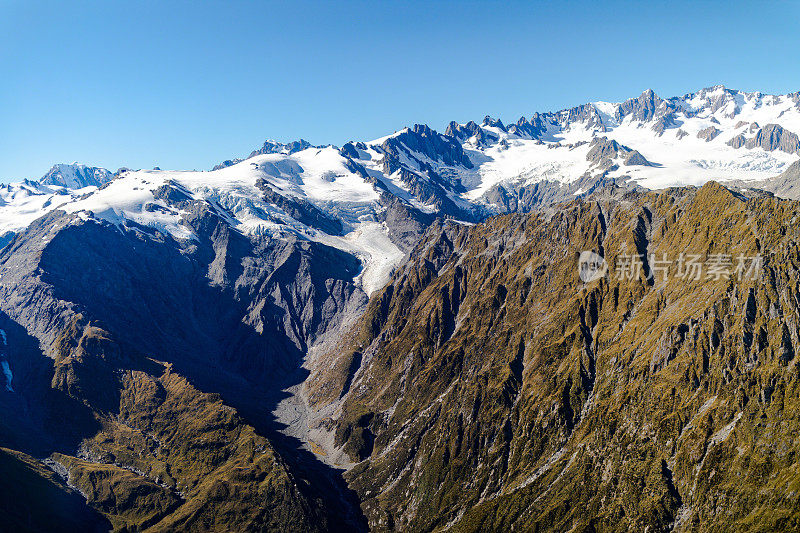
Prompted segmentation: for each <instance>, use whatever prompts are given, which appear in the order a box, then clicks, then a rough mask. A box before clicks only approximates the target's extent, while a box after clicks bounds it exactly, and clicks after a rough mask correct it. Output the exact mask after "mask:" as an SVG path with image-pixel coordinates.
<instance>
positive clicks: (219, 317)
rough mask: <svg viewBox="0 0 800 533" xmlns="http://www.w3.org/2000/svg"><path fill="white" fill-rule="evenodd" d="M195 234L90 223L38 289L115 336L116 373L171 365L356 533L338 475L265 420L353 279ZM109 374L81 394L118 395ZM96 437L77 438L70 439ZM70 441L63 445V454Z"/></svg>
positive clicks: (52, 260) (72, 235)
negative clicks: (178, 237) (231, 411)
mask: <svg viewBox="0 0 800 533" xmlns="http://www.w3.org/2000/svg"><path fill="white" fill-rule="evenodd" d="M201 222H202V223H205V224H208V222H209V221H208V220H203V221H201ZM212 222H213V221H212ZM201 229H205V230H206V231H202V232H201V231H198V234H200V235H201V237H200V243H199V244H197V243H195V244H193V245H191V246H189V247H181V246H180V245H179V244H178V243H176V242H175V241H173V240H171V239H169V238H165V239H161V237H160V236H159V235H155V234H150V235H148V236H143V235H141V234H137V233H136V232H132V231H128V232H125V233H122V232H120V231H118V230H116V229H115V228H111V227H109V226H104V225H100V224H95V223H87V224H82V225H75V226H69V227H66V228H64V229H63V230H61V231H60V232H59V233H58V234H56V235H55V236H54V237H53V239H52V241H51V242H50V243H49V244H48V245H47V247H46V248H45V250H44V251H43V253H42V256H41V260H40V262H39V268H40V272H41V280H42V281H43V282H44V283H46V284H47V285H49V286H51V287H52V288H53V296H54V297H55V298H58V299H60V300H64V301H66V302H72V303H74V304H75V305H76V309H77V310H78V311H79V312H80V313H81V314H82V315H83V320H85V321H86V322H87V323H89V324H91V325H92V326H96V327H98V328H101V329H102V330H105V331H107V332H109V333H110V334H111V335H112V336H113V340H114V341H115V342H116V343H117V344H118V346H119V351H120V355H119V357H116V358H111V360H112V361H113V362H114V364H116V365H117V366H116V367H115V368H114V370H118V369H119V368H125V369H135V370H143V371H145V372H148V373H151V374H152V373H154V371H155V370H154V365H153V364H152V360H156V361H163V362H167V363H171V364H172V367H173V370H174V371H175V372H177V373H178V374H181V375H184V376H186V378H187V379H189V380H190V381H191V382H192V384H193V385H195V386H196V387H197V388H198V389H199V390H201V391H203V392H209V393H217V394H219V395H220V396H221V397H222V398H223V400H224V402H225V403H226V404H228V405H230V406H232V407H234V408H236V409H237V411H238V412H239V413H240V414H241V416H242V417H243V418H244V420H245V421H246V422H247V423H248V424H250V425H252V426H253V427H254V428H255V429H256V431H257V432H258V433H260V434H262V435H264V436H265V437H267V438H268V439H269V440H270V442H272V443H273V445H274V447H275V449H276V451H278V453H279V454H280V455H281V457H282V458H283V459H284V460H285V462H286V463H287V464H288V465H289V466H290V471H291V472H292V474H293V475H294V476H295V478H296V480H297V481H298V484H299V485H300V489H301V492H303V493H304V494H305V495H306V496H307V497H309V498H311V499H313V500H317V501H321V502H323V504H324V509H325V512H326V514H327V515H328V520H329V525H330V526H331V528H332V529H335V530H346V531H353V530H365V529H366V520H365V518H364V516H363V514H362V512H361V509H360V507H359V502H358V498H357V497H356V495H355V492H354V491H352V490H350V489H349V488H348V487H347V485H346V483H345V482H344V480H343V477H342V473H341V471H339V470H336V469H334V468H332V467H330V466H328V465H326V464H325V463H324V462H322V461H320V460H319V459H318V458H317V457H316V456H315V455H314V454H313V453H311V452H309V451H307V450H305V449H304V448H303V443H302V442H301V441H300V440H299V439H296V438H294V437H290V436H287V435H285V434H284V433H282V432H281V429H283V427H282V426H281V424H279V423H278V422H277V421H276V419H275V416H274V415H273V411H274V410H275V408H276V406H277V405H278V403H279V402H280V401H281V400H283V399H284V398H286V397H288V393H285V392H282V391H284V390H285V389H287V388H289V387H291V386H293V385H297V384H299V383H302V381H303V380H304V379H305V377H306V376H307V372H306V371H305V370H303V369H302V368H301V365H302V362H303V356H304V353H305V351H306V349H307V346H308V343H309V342H310V341H312V340H313V339H314V338H315V337H316V336H318V335H319V334H321V333H322V332H324V330H325V329H326V326H327V325H328V323H327V322H326V321H327V320H330V317H331V316H332V315H333V314H334V312H333V311H332V310H331V309H332V308H334V309H336V310H339V309H341V308H342V307H343V306H344V304H345V303H346V302H347V300H348V298H350V297H352V296H353V294H354V292H355V291H356V290H357V289H355V287H354V286H353V284H352V279H353V277H354V275H355V274H356V273H357V272H358V269H359V263H358V261H357V260H356V258H354V257H352V256H350V255H349V254H345V253H343V252H340V251H338V250H334V249H332V248H328V247H325V246H322V245H318V244H316V243H308V242H304V241H288V242H286V241H278V240H267V239H262V240H260V241H258V242H257V243H255V244H253V243H251V241H249V240H248V239H246V238H245V237H243V236H241V235H240V234H238V233H235V232H234V231H233V230H230V228H227V230H225V229H221V225H220V224H217V225H214V224H211V227H210V228H201ZM362 297H363V295H362ZM17 329H18V330H22V328H20V327H19V326H17ZM23 333H24V331H22V332H21V333H15V335H14V338H17V337H20V336H21V335H22V334H23ZM28 339H29V341H30V342H29V343H35V339H33V338H32V337H28ZM30 354H31V355H30V358H31V361H33V359H34V358H39V359H41V360H42V361H44V362H45V363H47V364H48V365H50V367H51V368H50V370H49V372H50V375H51V376H52V373H53V371H52V361H50V360H47V359H45V358H44V357H43V356H42V355H41V351H40V350H37V351H36V352H33V351H31V352H30ZM103 359H104V363H103V364H108V361H107V358H103ZM32 364H33V363H32ZM37 364H38V363H37ZM38 372H39V373H41V372H43V370H39V371H38ZM112 374H113V372H109V373H108V374H102V375H103V376H106V375H107V376H108V379H105V378H104V379H98V380H96V381H97V382H95V383H92V385H91V387H92V388H101V387H102V388H105V389H106V390H96V391H90V392H91V394H94V395H95V396H96V397H104V398H105V397H109V396H111V397H114V395H115V394H118V390H111V389H114V388H118V387H119V383H118V381H116V380H115V379H112V377H111V376H112ZM45 377H46V376H44V375H41V376H38V378H37V380H33V378H31V379H32V380H33V381H36V382H37V383H39V385H37V386H38V387H39V388H40V389H44V388H45V387H49V386H50V381H49V379H47V380H46V379H45ZM33 381H32V382H33ZM101 382H102V383H103V384H102V385H101ZM48 390H51V389H48ZM93 405H96V404H93ZM84 410H85V409H84ZM112 410H113V409H112ZM90 416H91V415H90ZM96 431H97V428H96V427H88V426H87V427H80V428H79V431H77V434H79V435H80V436H83V437H87V436H91V435H92V434H94V433H96ZM79 440H80V439H79V438H73V439H72V440H70V441H67V442H66V443H67V444H68V445H69V446H72V448H71V449H69V450H68V452H69V453H75V452H74V451H75V448H76V447H77V442H78V441H79ZM45 448H49V449H45ZM63 448H64V446H60V447H55V446H49V447H48V446H43V447H41V449H39V450H37V451H38V452H39V453H40V454H43V453H44V452H49V451H53V450H56V449H63Z"/></svg>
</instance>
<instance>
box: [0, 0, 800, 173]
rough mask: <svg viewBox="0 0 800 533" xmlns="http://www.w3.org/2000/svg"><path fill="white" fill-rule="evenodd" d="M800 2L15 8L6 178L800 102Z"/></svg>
mask: <svg viewBox="0 0 800 533" xmlns="http://www.w3.org/2000/svg"><path fill="white" fill-rule="evenodd" d="M798 35H800V4H798V3H796V2H795V3H779V2H774V3H769V2H752V3H740V2H702V1H695V2H664V3H661V2H641V3H633V2H605V3H600V2H597V3H595V2H541V3H539V2H533V3H517V2H489V1H487V2H466V3H465V2H434V3H432V2H427V1H422V2H405V3H389V2H380V1H379V2H335V3H334V2H331V3H324V4H323V3H316V2H314V3H305V2H282V3H266V2H238V1H226V2H208V1H195V2H168V1H162V2H146V1H130V2H113V1H103V2H41V1H36V0H0V67H2V74H3V76H2V79H1V80H0V181H9V180H16V179H19V178H23V177H32V178H35V177H39V176H41V175H42V174H44V173H45V172H46V171H47V169H48V168H49V167H50V166H51V165H52V164H53V163H56V162H72V161H75V160H77V161H80V162H84V163H87V164H93V165H100V166H105V167H108V168H110V169H112V170H116V169H117V168H118V167H120V166H128V167H131V168H150V167H153V166H155V165H158V166H160V167H161V168H172V169H194V168H197V169H207V168H210V167H211V166H213V165H214V164H215V163H217V162H219V161H222V160H224V159H228V158H231V157H234V156H241V155H244V154H247V153H249V152H250V151H251V150H252V149H253V148H255V147H257V146H259V145H261V144H262V143H263V141H264V140H265V139H267V138H274V139H277V140H282V141H289V140H292V139H296V138H299V137H302V138H305V139H307V140H309V141H311V142H312V143H317V144H323V143H334V144H337V145H341V144H342V143H344V142H346V141H347V140H350V139H359V140H369V139H372V138H375V137H380V136H383V135H385V134H388V133H391V132H393V131H395V130H397V129H400V128H402V127H404V126H405V125H409V124H413V123H415V122H420V123H427V124H429V125H431V126H432V127H434V128H437V129H441V128H443V127H444V126H445V125H446V124H447V122H449V121H450V120H457V121H459V122H465V121H467V120H470V119H476V120H478V119H480V118H482V117H483V116H484V115H486V114H491V115H493V116H498V117H500V118H502V119H503V120H506V121H507V120H509V119H511V120H516V119H517V118H518V117H519V116H520V115H521V114H525V115H526V116H527V115H530V114H531V113H532V112H534V111H546V110H556V109H561V108H564V107H568V106H573V105H577V104H580V103H584V102H588V101H594V100H598V99H602V100H611V101H618V100H623V99H626V98H628V97H631V96H636V95H638V94H639V93H640V92H641V91H642V90H644V89H646V88H648V87H652V88H653V89H655V90H656V92H657V93H659V94H661V95H662V96H674V95H679V94H684V93H686V92H691V91H694V90H696V89H700V88H702V87H705V86H710V85H714V84H717V83H723V84H725V85H727V86H729V87H733V88H740V89H745V90H760V91H763V92H776V93H786V92H790V91H797V90H800V68H799V67H800V52H799V50H800V37H798Z"/></svg>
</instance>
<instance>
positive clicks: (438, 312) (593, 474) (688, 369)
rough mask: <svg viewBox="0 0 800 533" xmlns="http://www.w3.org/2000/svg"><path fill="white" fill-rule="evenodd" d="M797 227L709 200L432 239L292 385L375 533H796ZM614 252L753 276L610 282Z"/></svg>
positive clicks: (642, 204) (609, 204)
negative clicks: (326, 434)
mask: <svg viewBox="0 0 800 533" xmlns="http://www.w3.org/2000/svg"><path fill="white" fill-rule="evenodd" d="M798 215H800V207H798V204H796V203H793V202H788V201H782V200H776V199H773V198H768V197H754V198H752V199H749V200H748V199H745V198H743V197H741V196H737V195H735V194H733V193H731V192H730V191H728V190H726V189H724V188H722V187H720V186H719V185H716V184H708V185H706V186H704V187H703V188H701V189H699V190H683V189H676V190H671V191H666V192H663V193H658V194H654V193H648V194H642V193H633V194H632V193H622V192H614V190H613V189H612V191H611V196H610V197H603V196H600V197H598V198H597V199H595V200H591V201H587V202H584V201H580V200H579V201H576V202H574V203H573V204H571V205H568V206H566V207H564V208H558V209H555V210H553V211H551V212H549V213H547V214H543V215H540V214H537V215H530V216H518V215H515V216H506V217H500V218H496V219H492V220H491V221H489V222H488V223H486V224H481V225H477V226H471V227H465V226H459V225H455V224H447V225H444V226H438V227H434V228H432V229H431V231H430V232H429V233H428V235H427V236H426V238H425V239H424V240H423V242H422V243H420V245H419V246H418V247H417V248H416V249H415V251H414V252H413V254H412V260H411V261H410V262H409V263H408V264H407V265H406V266H404V267H403V269H402V270H401V271H399V272H398V273H397V274H396V275H395V277H394V278H393V280H392V282H391V283H390V284H389V285H388V286H387V287H386V288H385V289H384V290H383V291H382V292H381V293H380V294H378V295H376V296H375V297H374V298H373V299H372V300H371V302H370V306H369V308H368V310H367V312H366V313H365V314H364V316H363V318H362V319H361V320H360V321H359V322H358V324H357V325H356V326H355V327H354V329H353V330H352V331H351V334H350V335H348V336H346V337H344V338H343V340H342V343H341V344H340V345H339V346H337V348H336V349H334V350H332V351H331V352H330V353H329V354H328V356H327V357H325V358H320V359H319V360H318V364H319V366H317V367H315V368H314V373H313V374H312V376H311V378H310V379H309V380H308V381H307V382H306V391H307V394H308V396H309V398H310V401H311V402H312V403H313V404H315V405H316V406H317V408H318V409H320V410H321V412H324V413H326V414H328V413H331V412H333V415H332V416H333V422H332V423H331V422H330V421H329V419H327V420H326V419H322V420H319V421H318V424H319V425H320V428H327V429H328V430H330V431H333V432H334V433H335V441H336V444H337V445H340V446H342V449H343V451H344V452H345V453H346V454H348V455H349V457H350V459H351V460H352V461H354V462H355V465H354V466H352V467H351V468H350V470H349V471H348V473H347V478H348V481H349V483H350V484H351V486H352V487H354V489H355V490H356V491H357V492H358V493H359V495H360V496H361V498H362V502H363V503H362V507H363V509H364V512H365V514H366V515H367V518H368V520H369V524H370V527H371V528H373V529H374V530H379V531H380V530H392V529H399V530H416V531H420V530H433V529H449V530H455V531H483V530H497V531H500V530H526V531H565V530H578V531H594V530H610V531H627V530H637V531H638V530H650V531H668V530H670V529H671V528H672V527H673V525H674V524H675V525H676V526H675V527H676V528H677V529H678V530H693V531H694V530H704V531H706V530H707V531H716V530H725V529H730V528H731V527H734V528H735V529H743V530H751V531H773V530H785V529H792V528H795V527H797V525H798V516H799V515H798V512H797V510H798V503H797V500H796V498H795V496H794V494H795V493H794V492H793V491H795V490H796V488H795V486H796V485H797V482H798V479H800V478H798V475H797V472H798V468H800V465H798V463H797V451H798V450H797V442H796V440H795V439H794V436H793V435H794V429H792V428H794V427H796V425H797V423H798V420H797V413H798V403H797V401H796V397H797V394H798V390H799V389H798V387H799V386H800V383H799V382H798V378H797V373H796V368H795V367H796V356H795V354H796V353H797V349H798V348H799V347H800V340H798V333H797V331H798V330H797V316H798V312H800V308H799V307H798V303H797V302H798V300H797V282H798V280H797V254H798V250H797V245H796V242H797V239H798V237H800V235H798V234H797V231H796V229H794V226H792V225H790V221H792V220H794V219H796V218H797V217H798ZM582 250H595V251H596V252H597V251H599V253H600V254H602V255H604V256H605V257H606V259H607V260H608V261H609V264H610V266H609V268H610V273H609V275H608V276H607V277H605V278H601V279H599V280H595V281H592V282H590V283H587V284H584V283H582V282H581V281H580V279H579V278H578V269H577V261H576V259H577V255H578V253H579V252H580V251H582ZM626 250H627V252H626ZM631 252H633V253H647V254H655V257H657V258H662V257H663V255H662V254H667V255H668V256H670V257H673V258H677V257H678V255H679V254H680V253H687V254H688V253H698V254H701V255H702V256H703V257H705V256H707V255H709V254H719V253H722V254H731V257H733V258H735V257H737V256H738V255H739V254H744V255H746V256H749V255H755V254H759V253H761V254H763V256H764V258H763V261H764V263H763V271H760V272H759V274H760V277H759V279H749V278H743V279H741V280H739V279H737V277H736V276H735V275H734V276H732V277H731V278H730V279H725V277H720V279H715V276H713V275H712V276H711V277H710V278H707V277H706V274H705V273H704V274H703V276H701V279H699V280H694V279H691V278H687V279H682V278H679V277H676V276H675V274H674V273H673V274H672V277H669V278H668V279H666V280H664V279H662V273H661V272H660V270H654V271H653V272H655V276H654V277H653V278H650V279H648V277H647V274H648V273H649V272H651V270H650V269H651V268H656V266H657V264H656V263H650V264H649V266H648V265H647V264H646V265H645V266H643V267H642V269H641V272H640V273H638V274H636V273H635V272H634V274H633V275H632V276H631V278H632V279H626V278H623V279H617V277H616V275H615V266H616V265H618V264H620V261H622V259H621V258H622V257H624V254H625V253H631ZM734 265H735V263H734ZM734 265H731V269H733V268H734ZM673 267H675V265H674V264H673ZM329 358H330V359H329ZM331 360H332V361H333V366H331ZM331 402H332V403H331ZM329 404H330V405H331V406H335V407H336V409H335V410H334V411H331V410H330V409H328V408H326V407H325V406H326V405H329Z"/></svg>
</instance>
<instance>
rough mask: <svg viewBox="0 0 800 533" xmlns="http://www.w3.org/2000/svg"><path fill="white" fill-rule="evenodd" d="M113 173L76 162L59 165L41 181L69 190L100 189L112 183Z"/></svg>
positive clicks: (54, 166)
mask: <svg viewBox="0 0 800 533" xmlns="http://www.w3.org/2000/svg"><path fill="white" fill-rule="evenodd" d="M113 177H114V174H113V172H111V171H110V170H107V169H105V168H101V167H89V166H86V165H82V164H79V163H78V162H74V163H72V164H66V163H58V164H55V165H53V167H52V168H51V169H50V170H49V171H48V172H47V174H45V175H44V176H42V178H41V179H40V180H39V182H40V183H42V184H44V185H57V186H61V187H67V188H69V189H81V188H83V187H90V186H94V187H100V186H101V185H104V184H106V183H108V182H109V181H111V180H112V179H113Z"/></svg>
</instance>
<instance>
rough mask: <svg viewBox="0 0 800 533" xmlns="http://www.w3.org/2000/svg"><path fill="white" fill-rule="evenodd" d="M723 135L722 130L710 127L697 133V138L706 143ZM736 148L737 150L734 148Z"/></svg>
mask: <svg viewBox="0 0 800 533" xmlns="http://www.w3.org/2000/svg"><path fill="white" fill-rule="evenodd" d="M720 133H721V131H720V130H718V129H717V128H715V127H714V126H709V127H707V128H705V129H703V130H700V131H698V132H697V138H698V139H703V140H704V141H706V142H709V141H712V140H714V138H715V137H716V136H717V135H719V134H720ZM734 148H736V147H735V146H734Z"/></svg>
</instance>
